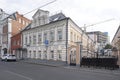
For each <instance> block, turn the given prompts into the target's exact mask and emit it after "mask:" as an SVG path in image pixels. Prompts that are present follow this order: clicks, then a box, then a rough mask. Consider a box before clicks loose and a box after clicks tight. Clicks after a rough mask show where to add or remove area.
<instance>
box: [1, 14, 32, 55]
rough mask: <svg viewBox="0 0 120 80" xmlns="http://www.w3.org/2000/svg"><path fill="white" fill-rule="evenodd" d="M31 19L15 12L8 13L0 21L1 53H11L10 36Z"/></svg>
mask: <svg viewBox="0 0 120 80" xmlns="http://www.w3.org/2000/svg"><path fill="white" fill-rule="evenodd" d="M30 22H31V21H30V20H29V19H27V18H25V17H24V16H23V15H21V14H19V13H18V12H15V13H13V14H8V16H7V17H4V18H3V19H2V21H1V23H2V24H1V27H2V31H1V32H2V33H1V36H2V38H1V40H2V41H1V45H2V46H1V51H2V52H1V53H2V54H6V53H11V37H12V36H13V35H15V34H17V33H19V32H20V30H21V29H22V28H24V27H25V26H27V25H28V24H29V23H30Z"/></svg>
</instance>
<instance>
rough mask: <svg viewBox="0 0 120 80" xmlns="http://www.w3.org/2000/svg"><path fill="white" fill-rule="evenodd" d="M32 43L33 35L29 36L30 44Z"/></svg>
mask: <svg viewBox="0 0 120 80" xmlns="http://www.w3.org/2000/svg"><path fill="white" fill-rule="evenodd" d="M31 43H32V40H31V36H29V44H31Z"/></svg>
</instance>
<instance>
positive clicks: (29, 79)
mask: <svg viewBox="0 0 120 80" xmlns="http://www.w3.org/2000/svg"><path fill="white" fill-rule="evenodd" d="M5 72H7V73H10V74H13V75H16V76H19V77H22V78H25V79H27V80H33V79H32V78H30V77H27V76H24V75H21V74H18V73H15V72H12V71H5Z"/></svg>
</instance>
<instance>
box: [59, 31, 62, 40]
mask: <svg viewBox="0 0 120 80" xmlns="http://www.w3.org/2000/svg"><path fill="white" fill-rule="evenodd" d="M58 40H62V30H58Z"/></svg>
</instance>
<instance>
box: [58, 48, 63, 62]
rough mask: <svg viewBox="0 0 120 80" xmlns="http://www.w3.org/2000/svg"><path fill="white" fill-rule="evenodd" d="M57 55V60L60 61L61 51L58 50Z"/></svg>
mask: <svg viewBox="0 0 120 80" xmlns="http://www.w3.org/2000/svg"><path fill="white" fill-rule="evenodd" d="M57 55H58V60H61V59H62V50H58V51H57Z"/></svg>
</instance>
